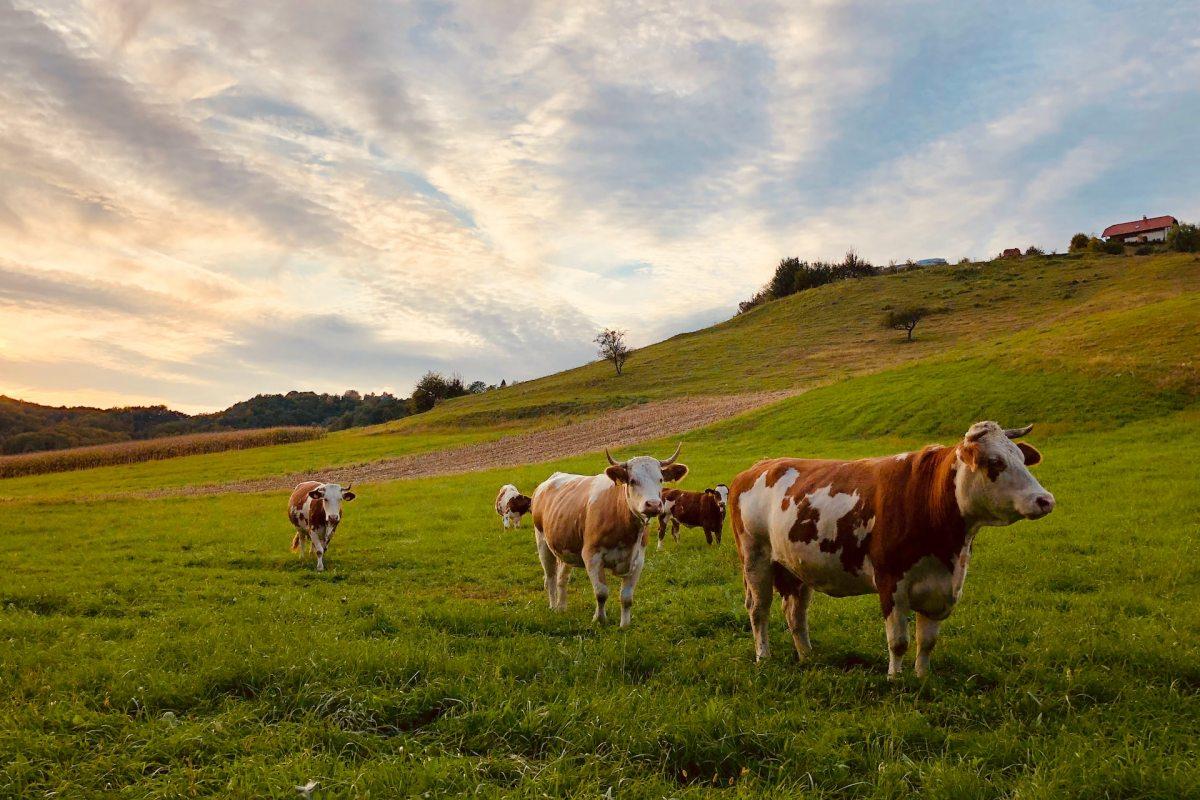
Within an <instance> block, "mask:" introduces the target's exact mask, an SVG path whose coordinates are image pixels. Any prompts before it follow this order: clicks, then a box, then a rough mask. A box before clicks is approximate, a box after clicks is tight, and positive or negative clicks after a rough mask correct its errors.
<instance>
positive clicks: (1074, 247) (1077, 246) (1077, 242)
mask: <svg viewBox="0 0 1200 800" xmlns="http://www.w3.org/2000/svg"><path fill="white" fill-rule="evenodd" d="M1091 241H1092V239H1091V237H1090V236H1088V235H1087V234H1086V233H1077V234H1075V235H1074V236H1072V237H1071V252H1072V253H1077V252H1079V251H1080V250H1087V248H1088V244H1089V243H1090V242H1091Z"/></svg>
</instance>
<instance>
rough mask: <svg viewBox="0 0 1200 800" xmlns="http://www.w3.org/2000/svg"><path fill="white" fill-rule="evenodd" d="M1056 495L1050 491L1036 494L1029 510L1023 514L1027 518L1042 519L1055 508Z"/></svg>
mask: <svg viewBox="0 0 1200 800" xmlns="http://www.w3.org/2000/svg"><path fill="white" fill-rule="evenodd" d="M1054 505H1055V503H1054V495H1052V494H1050V493H1049V492H1045V493H1043V494H1039V495H1035V496H1034V497H1033V498H1032V500H1031V501H1030V504H1029V508H1028V510H1026V511H1025V513H1024V514H1023V515H1022V516H1024V517H1025V519H1041V518H1042V517H1044V516H1046V515H1047V514H1049V513H1050V512H1051V511H1053V510H1054Z"/></svg>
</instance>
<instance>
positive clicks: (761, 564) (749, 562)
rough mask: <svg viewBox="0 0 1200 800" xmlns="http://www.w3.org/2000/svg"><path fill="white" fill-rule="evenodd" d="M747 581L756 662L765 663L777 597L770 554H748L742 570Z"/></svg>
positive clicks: (747, 600) (768, 651)
mask: <svg viewBox="0 0 1200 800" xmlns="http://www.w3.org/2000/svg"><path fill="white" fill-rule="evenodd" d="M742 577H743V579H744V580H745V581H746V608H747V609H749V611H750V629H751V631H753V632H754V656H755V660H757V661H763V660H765V659H766V658H767V656H768V655H770V650H771V647H770V641H769V639H770V634H769V632H768V627H769V626H768V622H769V620H770V617H771V600H772V599H773V598H774V595H775V586H774V581H773V579H772V575H771V557H770V554H769V553H747V557H746V561H745V563H744V565H743V569H742Z"/></svg>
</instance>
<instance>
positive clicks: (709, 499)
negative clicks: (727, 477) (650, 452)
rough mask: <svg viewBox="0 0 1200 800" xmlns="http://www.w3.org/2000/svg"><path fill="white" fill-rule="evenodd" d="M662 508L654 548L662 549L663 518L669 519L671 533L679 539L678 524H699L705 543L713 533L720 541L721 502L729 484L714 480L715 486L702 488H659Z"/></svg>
mask: <svg viewBox="0 0 1200 800" xmlns="http://www.w3.org/2000/svg"><path fill="white" fill-rule="evenodd" d="M662 500H663V510H662V513H661V514H659V515H658V549H659V550H661V549H662V543H663V539H664V538H665V537H666V535H667V522H668V521H670V523H671V536H672V537H673V538H674V539H675V541H676V542H678V541H679V526H680V525H684V526H686V527H689V528H700V529H702V530H703V531H704V538H705V539H706V540H707V541H708V543H709V544H712V543H713V537H714V536H715V537H716V539H717V544H720V543H721V528H722V527H723V526H724V525H725V504H726V503H727V502H728V500H729V487H728V486H726V485H725V484H723V483H718V484H717V485H716V488H712V489H705V490H704V491H703V492H685V491H684V490H683V489H663V493H662Z"/></svg>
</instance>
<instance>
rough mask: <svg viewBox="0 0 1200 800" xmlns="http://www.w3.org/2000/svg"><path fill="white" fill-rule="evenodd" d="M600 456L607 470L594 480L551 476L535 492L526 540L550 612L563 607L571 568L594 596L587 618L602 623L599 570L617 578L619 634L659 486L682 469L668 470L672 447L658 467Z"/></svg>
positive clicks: (652, 461) (603, 587)
mask: <svg viewBox="0 0 1200 800" xmlns="http://www.w3.org/2000/svg"><path fill="white" fill-rule="evenodd" d="M604 455H605V456H606V457H607V458H608V463H609V467H608V469H606V470H604V472H602V473H600V474H599V475H569V474H567V473H564V472H556V473H554V474H553V475H551V476H550V477H549V478H547V479H546V480H544V481H542V483H541V484H539V485H538V487H537V490H536V491H535V492H534V493H533V530H534V540H535V541H536V542H537V550H538V558H539V559H540V560H541V562H542V571H543V573H544V574H545V587H546V596H547V597H548V598H549V600H550V608H551V610H554V611H562V610H564V609H565V608H566V607H567V581H568V579H569V578H570V575H571V567H583V568H584V569H586V570H587V574H588V578H589V579H590V580H591V582H592V590H593V592H594V593H595V595H596V613H595V615H594V616H593V617H592V619H593V620H594V621H596V622H605V621H606V617H605V613H604V604H605V601H607V599H608V585H607V584H606V583H605V581H604V571H605V570H606V569H607V570H610V571H612V572H614V573H616V574H617V575H620V576H621V577H622V578H623V580H622V583H621V627H622V628H623V627H625V626H626V625H628V624H629V622H630V618H631V611H632V608H633V590H634V588H635V587H636V586H637V581H638V576H639V575H640V574H641V572H642V564H643V563H644V561H645V556H646V540H647V538H648V536H649V534H648V531H647V524H648V522H649V520H650V519H651V518H653V517H656V516H658V514H659V512H661V511H662V484H663V481H677V480H680V479H681V478H683V476H684V475H686V474H687V471H688V468H687V467H686V466H685V465H683V464H676V463H675V459H676V458H678V457H679V448H678V447H676V448H675V453H674V455H672V456H671V457H670V458H668V459H667V460H665V461H660V460H658V459H657V458H652V457H650V456H636V457H634V458H631V459H629V460H628V461H621V462H617V461H615V460H614V459H613V457H612V456H611V455H609V454H608V451H607V450H605V451H604Z"/></svg>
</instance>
